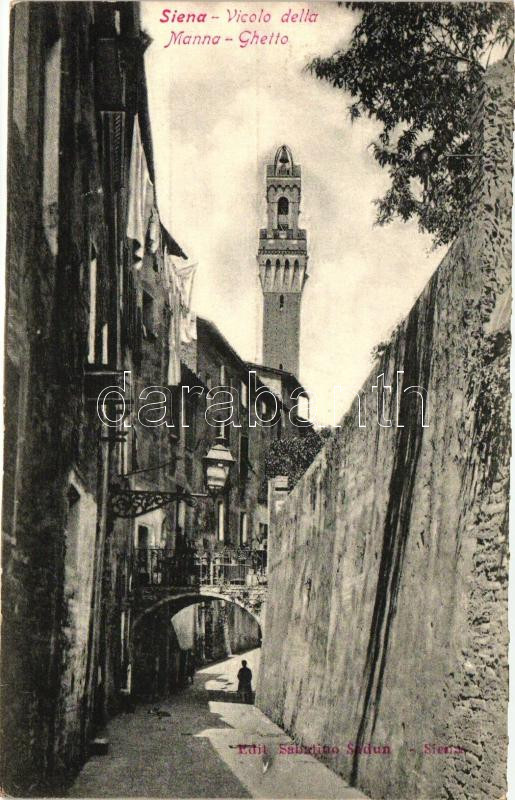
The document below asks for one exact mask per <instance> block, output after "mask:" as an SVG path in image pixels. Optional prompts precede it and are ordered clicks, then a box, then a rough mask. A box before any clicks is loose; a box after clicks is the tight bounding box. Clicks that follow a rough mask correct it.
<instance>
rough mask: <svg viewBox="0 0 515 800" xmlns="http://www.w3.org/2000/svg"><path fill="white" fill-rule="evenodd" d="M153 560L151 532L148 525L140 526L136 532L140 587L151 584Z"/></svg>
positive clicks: (137, 567)
mask: <svg viewBox="0 0 515 800" xmlns="http://www.w3.org/2000/svg"><path fill="white" fill-rule="evenodd" d="M151 558H152V554H151V551H150V531H149V529H148V527H147V526H146V525H138V527H137V530H136V565H137V566H136V569H137V573H138V583H139V585H140V586H146V585H147V584H148V583H149V582H150V571H151V561H150V559H151Z"/></svg>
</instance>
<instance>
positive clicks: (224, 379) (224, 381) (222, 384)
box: [220, 364, 227, 386]
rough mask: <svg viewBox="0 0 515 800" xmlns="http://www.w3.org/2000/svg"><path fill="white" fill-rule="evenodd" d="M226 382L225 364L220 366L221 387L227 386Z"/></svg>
mask: <svg viewBox="0 0 515 800" xmlns="http://www.w3.org/2000/svg"><path fill="white" fill-rule="evenodd" d="M226 380H227V377H226V373H225V364H220V386H225V385H226Z"/></svg>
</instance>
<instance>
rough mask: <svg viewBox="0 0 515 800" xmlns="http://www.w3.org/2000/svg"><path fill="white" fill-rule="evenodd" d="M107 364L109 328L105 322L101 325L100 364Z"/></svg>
mask: <svg viewBox="0 0 515 800" xmlns="http://www.w3.org/2000/svg"><path fill="white" fill-rule="evenodd" d="M108 363H109V327H108V325H107V322H106V323H105V324H104V325H102V364H108Z"/></svg>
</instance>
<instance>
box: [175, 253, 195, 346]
mask: <svg viewBox="0 0 515 800" xmlns="http://www.w3.org/2000/svg"><path fill="white" fill-rule="evenodd" d="M197 266H198V265H197V264H187V265H186V266H184V267H176V270H177V274H178V276H179V280H180V282H181V299H182V307H181V342H182V343H183V344H189V343H190V342H192V341H195V340H196V338H197V317H196V314H195V313H194V312H193V311H192V310H191V298H192V294H193V281H194V278H195V273H196V271H197Z"/></svg>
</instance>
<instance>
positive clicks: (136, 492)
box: [109, 484, 196, 519]
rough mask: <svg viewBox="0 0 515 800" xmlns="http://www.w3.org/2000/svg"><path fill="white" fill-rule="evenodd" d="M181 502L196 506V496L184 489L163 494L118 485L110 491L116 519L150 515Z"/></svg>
mask: <svg viewBox="0 0 515 800" xmlns="http://www.w3.org/2000/svg"><path fill="white" fill-rule="evenodd" d="M179 500H183V501H184V502H185V503H187V504H188V505H189V506H195V505H196V499H195V496H194V495H192V494H190V493H189V492H187V491H186V490H185V489H182V488H179V489H176V490H175V491H174V492H161V491H144V490H141V489H128V488H125V487H123V486H119V485H118V484H112V485H111V487H110V490H109V509H110V511H111V513H112V514H113V515H114V516H115V517H121V518H122V519H131V518H134V517H139V516H141V515H142V514H148V512H149V511H156V509H158V508H165V507H166V506H168V505H170V504H171V503H176V502H177V501H179Z"/></svg>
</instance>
